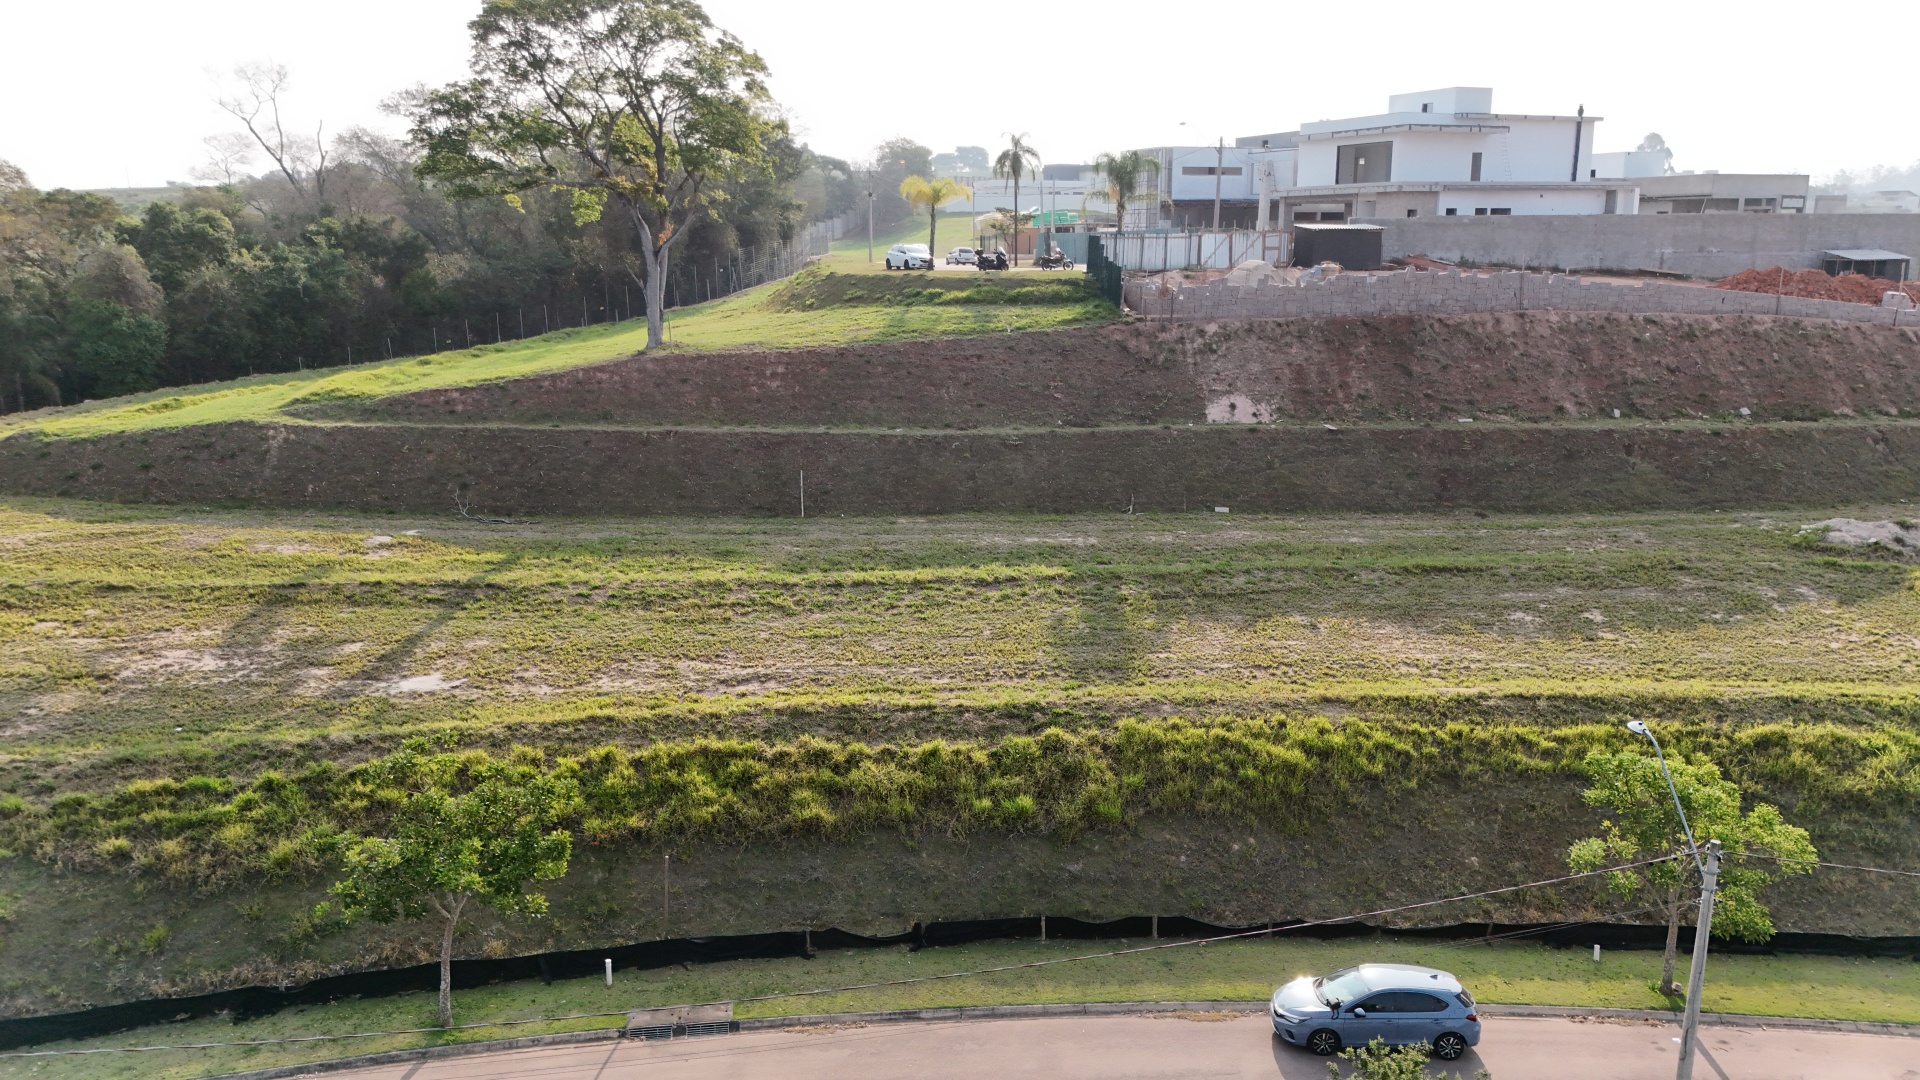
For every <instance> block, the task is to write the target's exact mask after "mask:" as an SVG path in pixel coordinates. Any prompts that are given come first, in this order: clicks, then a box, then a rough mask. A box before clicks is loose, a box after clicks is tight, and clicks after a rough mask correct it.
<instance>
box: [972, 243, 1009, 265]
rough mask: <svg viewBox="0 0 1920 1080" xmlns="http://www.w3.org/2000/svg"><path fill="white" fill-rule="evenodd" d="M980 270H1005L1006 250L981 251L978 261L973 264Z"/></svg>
mask: <svg viewBox="0 0 1920 1080" xmlns="http://www.w3.org/2000/svg"><path fill="white" fill-rule="evenodd" d="M974 265H975V266H978V267H979V268H980V269H982V270H1005V269H1006V268H1007V249H1005V248H1000V249H998V250H995V251H982V252H981V253H980V258H979V261H978V262H976V263H975V264H974Z"/></svg>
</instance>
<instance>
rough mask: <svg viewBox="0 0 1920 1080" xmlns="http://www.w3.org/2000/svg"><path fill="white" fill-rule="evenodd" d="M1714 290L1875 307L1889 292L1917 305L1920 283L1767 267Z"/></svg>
mask: <svg viewBox="0 0 1920 1080" xmlns="http://www.w3.org/2000/svg"><path fill="white" fill-rule="evenodd" d="M1713 287H1714V288H1716V289H1732V290H1734V291H1735V292H1750V293H1765V294H1767V295H1768V296H1804V297H1806V298H1808V299H1809V300H1838V301H1840V302H1841V303H1845V304H1874V305H1876V306H1877V305H1878V304H1879V303H1880V301H1881V299H1882V298H1884V297H1885V296H1886V294H1888V293H1890V292H1904V293H1906V294H1907V295H1908V296H1910V297H1912V298H1913V299H1914V301H1915V302H1916V303H1920V281H1907V282H1895V281H1888V280H1887V279H1885V278H1870V277H1868V276H1866V275H1865V274H1841V275H1839V276H1838V277H1834V276H1832V275H1830V274H1828V273H1826V272H1825V271H1823V270H1788V269H1787V268H1785V267H1782V266H1770V267H1768V268H1766V269H1765V270H1742V271H1740V272H1739V273H1737V274H1735V275H1733V276H1732V277H1730V278H1723V279H1722V280H1720V281H1716V282H1714V283H1713Z"/></svg>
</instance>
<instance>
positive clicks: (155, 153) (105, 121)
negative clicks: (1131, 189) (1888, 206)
mask: <svg viewBox="0 0 1920 1080" xmlns="http://www.w3.org/2000/svg"><path fill="white" fill-rule="evenodd" d="M7 6H8V9H9V10H8V13H7V16H6V23H7V28H8V32H7V34H6V37H5V39H4V40H0V158H7V159H9V160H12V161H13V162H15V163H16V164H18V165H20V166H22V167H24V168H25V169H26V170H27V172H28V175H29V176H30V177H32V179H33V180H34V182H35V183H36V184H37V185H38V186H40V187H43V188H44V187H55V186H70V187H107V186H120V185H125V184H133V185H136V186H152V185H158V184H161V183H163V182H165V181H168V180H185V179H187V171H188V170H189V169H190V168H192V167H193V166H194V165H195V164H197V163H199V162H200V161H201V160H203V156H204V155H203V153H202V148H201V141H200V140H201V138H202V137H203V136H205V135H209V134H213V133H215V132H220V131H225V130H230V129H232V128H233V127H234V124H233V122H232V120H231V119H230V118H229V117H227V116H226V115H225V114H224V113H222V112H220V111H219V110H218V109H217V108H216V107H215V106H214V104H213V98H214V97H215V96H216V94H217V86H216V83H215V78H216V77H217V76H220V75H224V73H225V72H226V71H227V70H229V69H230V68H232V66H233V65H234V64H235V63H236V62H238V61H242V60H250V59H268V58H271V59H273V60H277V61H279V62H280V63H283V64H285V65H287V67H288V68H290V69H291V70H292V73H293V79H294V83H293V90H292V94H291V98H290V101H291V106H292V109H291V111H292V113H293V115H294V116H295V117H296V118H298V119H300V120H301V121H302V122H303V123H304V124H305V125H307V126H308V127H311V125H312V124H313V123H314V122H316V121H319V120H323V119H324V120H325V122H326V125H327V129H328V130H329V131H339V130H341V129H343V128H346V127H348V126H351V125H354V124H365V125H369V126H375V127H385V128H388V129H390V130H394V129H397V126H398V125H397V124H396V123H395V122H394V121H393V120H391V119H390V118H386V117H382V116H381V115H380V114H379V112H378V110H377V108H376V106H377V104H378V102H379V101H380V99H381V98H382V97H383V96H385V95H386V94H388V93H390V92H392V91H393V90H396V89H398V88H401V87H404V86H408V85H411V84H413V83H416V82H429V83H433V82H442V81H446V80H449V79H453V78H456V77H458V76H460V75H461V74H462V72H463V71H464V69H465V61H466V50H467V38H466V29H465V23H466V21H467V19H468V18H470V17H471V16H472V14H473V13H474V12H475V11H477V10H478V7H479V0H331V2H328V3H313V4H292V3H280V2H262V0H176V2H174V3H171V4H155V3H153V2H152V0H139V2H133V0H88V2H86V3H84V4H76V3H61V4H47V3H27V2H25V0H8V4H7ZM707 9H708V11H709V12H710V13H711V14H712V16H713V18H714V20H715V22H717V23H718V24H719V25H721V26H723V27H725V28H727V29H729V30H731V31H733V32H734V33H735V34H737V35H739V36H740V37H741V38H742V39H743V40H745V41H746V43H747V44H748V45H749V46H750V47H752V48H754V49H757V50H759V52H760V53H761V55H762V56H764V57H765V58H766V59H767V62H768V63H769V64H770V65H771V66H772V69H773V80H772V85H773V90H774V93H775V95H776V96H777V97H778V98H779V100H780V101H781V102H782V103H783V104H784V105H785V106H786V108H787V109H788V111H789V113H790V115H791V117H792V120H793V122H794V124H795V126H796V127H797V128H798V129H799V130H800V131H801V133H802V135H803V137H804V138H805V139H806V140H807V141H808V142H809V143H811V144H812V145H813V146H814V148H815V149H817V150H820V151H822V152H824V153H830V154H834V155H837V156H841V157H849V158H858V157H860V156H862V155H864V154H865V153H867V151H869V150H870V149H871V148H872V147H873V146H874V145H875V144H876V143H877V142H879V141H880V140H882V139H886V138H888V137H890V136H894V135H906V136H908V137H910V138H914V139H917V140H919V141H920V142H922V143H924V144H926V145H928V146H930V147H932V148H933V149H934V150H935V151H940V150H948V149H951V148H952V147H953V146H955V145H958V144H975V145H984V146H989V147H991V146H995V145H997V144H999V143H1000V142H1002V141H1003V140H1002V133H1003V132H1007V131H1025V132H1028V133H1030V135H1031V138H1032V142H1033V143H1034V144H1035V145H1036V146H1037V147H1039V149H1040V151H1041V153H1042V154H1043V156H1044V157H1045V158H1046V159H1047V160H1049V161H1082V160H1085V159H1087V158H1089V157H1091V156H1092V155H1093V154H1095V153H1097V152H1099V151H1101V150H1118V149H1124V148H1127V147H1131V146H1148V145H1157V144H1162V143H1169V142H1183V143H1211V142H1212V141H1213V140H1214V139H1215V138H1216V137H1219V136H1225V137H1227V138H1228V139H1229V140H1231V139H1232V138H1233V137H1234V136H1236V135H1244V134H1254V133H1259V132H1269V131H1279V130H1287V129H1290V128H1292V127H1293V126H1294V125H1296V124H1298V123H1300V122H1301V121H1311V120H1318V119H1324V118H1334V117H1342V116H1354V115H1364V114H1367V113H1371V112H1378V111H1380V110H1381V109H1383V108H1384V107H1385V105H1386V96H1387V95H1388V94H1389V93H1393V92H1399V91H1413V90H1422V89H1430V88H1434V87H1440V86H1447V85H1454V84H1463V85H1472V86H1491V87H1493V88H1494V108H1495V109H1497V110H1501V111H1506V112H1536V113H1562V114H1564V113H1571V112H1572V111H1573V110H1574V108H1575V107H1576V106H1578V105H1583V104H1584V105H1585V106H1586V107H1587V111H1588V112H1589V113H1592V114H1596V115H1599V116H1601V117H1604V118H1605V122H1604V123H1602V124H1601V125H1600V127H1599V139H1598V144H1597V148H1598V149H1600V150H1603V151H1604V150H1624V149H1629V148H1631V147H1632V146H1633V145H1634V144H1636V143H1637V142H1639V140H1640V137H1641V136H1642V135H1644V134H1646V133H1647V132H1649V131H1658V132H1660V133H1661V134H1662V135H1664V136H1665V137H1666V140H1667V142H1668V144H1669V145H1670V146H1672V147H1673V148H1674V150H1675V164H1676V166H1677V167H1679V168H1682V169H1720V170H1722V171H1727V172H1734V171H1742V172H1745V171H1799V172H1811V173H1813V174H1815V175H1816V176H1821V175H1826V174H1830V173H1832V172H1834V171H1836V170H1838V169H1843V168H1847V169H1860V168H1864V167H1868V166H1872V165H1877V164H1898V165H1903V166H1904V165H1907V164H1910V163H1912V162H1914V161H1916V160H1920V125H1915V124H1912V123H1906V122H1902V121H1900V120H1899V119H1898V116H1897V112H1898V110H1894V111H1893V112H1889V110H1888V108H1887V107H1886V106H1885V104H1884V96H1875V95H1873V94H1871V93H1861V92H1857V91H1836V92H1832V93H1828V92H1823V91H1822V90H1820V89H1819V88H1820V87H1823V86H1834V85H1842V84H1844V85H1851V86H1870V85H1878V84H1879V83H1883V82H1885V81H1886V77H1887V76H1888V75H1889V73H1892V72H1899V71H1904V70H1908V65H1909V64H1910V62H1911V55H1910V47H1909V44H1908V39H1909V38H1910V37H1911V35H1910V34H1900V33H1893V32H1885V31H1884V30H1883V29H1881V28H1877V27H1876V26H1875V25H1874V23H1873V21H1872V20H1871V19H1864V20H1863V19H1860V18H1828V17H1826V16H1825V15H1824V14H1822V13H1820V12H1817V11H1815V10H1814V9H1809V8H1806V7H1805V6H1803V5H1787V4H1774V3H1767V2H1765V0H1762V2H1759V3H1749V4H1746V5H1742V6H1738V7H1734V8H1729V7H1726V6H1724V5H1720V6H1715V5H1682V6H1681V7H1679V8H1661V7H1654V8H1647V7H1627V8H1622V7H1620V6H1618V5H1605V4H1594V3H1583V4H1564V3H1551V2H1540V0H1532V2H1526V3H1504V2H1483V3H1475V4H1466V5H1446V4H1439V5H1436V4H1433V3H1418V4H1415V3H1398V2H1394V0H1380V2H1376V3H1373V4H1368V5H1362V6H1348V7H1340V6H1338V5H1335V6H1328V5H1325V4H1306V3H1279V2H1271V0H1266V2H1257V3H1247V2H1233V0H1228V2H1216V3H1212V4H1174V3H1167V2H1164V0H1162V2H1158V3H1129V2H1125V0H1119V2H1114V0H1110V2H1108V3H1102V4H1091V3H1064V2H1063V3H1052V4H1013V3H997V2H991V0H989V2H987V3H981V4H958V5H933V4H925V5H914V4H901V3H897V2H893V3H882V2H878V0H838V2H821V0H815V2H811V3H809V2H803V0H709V2H708V4H707ZM76 19H79V20H82V21H84V24H85V25H84V26H82V27H78V28H76V27H75V26H74V25H73V22H74V20H76ZM982 69H985V72H986V73H984V74H983V70H982ZM1183 125H1184V126H1183Z"/></svg>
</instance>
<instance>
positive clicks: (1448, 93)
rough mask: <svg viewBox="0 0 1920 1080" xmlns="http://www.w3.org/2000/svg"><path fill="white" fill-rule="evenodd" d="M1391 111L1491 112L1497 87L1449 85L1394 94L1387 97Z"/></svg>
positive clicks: (1432, 112)
mask: <svg viewBox="0 0 1920 1080" xmlns="http://www.w3.org/2000/svg"><path fill="white" fill-rule="evenodd" d="M1387 111H1388V112H1390V113H1427V114H1429V115H1431V114H1435V113H1439V114H1444V115H1449V116H1451V115H1452V114H1454V113H1490V112H1492V111H1493V87H1491V86H1446V87H1442V88H1440V89H1438V90H1422V91H1420V92H1419V93H1415V94H1393V95H1391V96H1389V97H1388V98H1387Z"/></svg>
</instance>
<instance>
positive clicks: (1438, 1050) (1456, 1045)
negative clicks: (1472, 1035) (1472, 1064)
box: [1433, 1031, 1467, 1061]
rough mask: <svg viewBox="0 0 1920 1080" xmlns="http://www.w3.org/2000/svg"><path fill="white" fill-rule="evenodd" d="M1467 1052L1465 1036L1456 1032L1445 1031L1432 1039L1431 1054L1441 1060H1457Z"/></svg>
mask: <svg viewBox="0 0 1920 1080" xmlns="http://www.w3.org/2000/svg"><path fill="white" fill-rule="evenodd" d="M1466 1052H1467V1038H1466V1036H1464V1035H1461V1034H1459V1033H1457V1032H1452V1031H1449V1032H1446V1033H1445V1034H1442V1035H1440V1036H1438V1037H1436V1038H1435V1039H1434V1040H1433V1056H1434V1057H1437V1058H1439V1059H1440V1060H1441V1061H1457V1060H1459V1058H1460V1055H1461V1054H1464V1053H1466Z"/></svg>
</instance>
